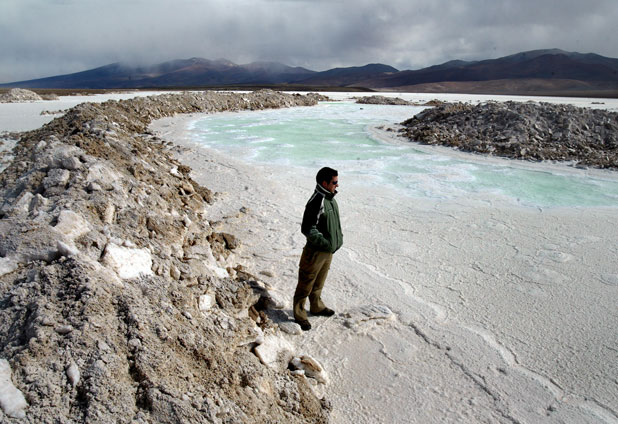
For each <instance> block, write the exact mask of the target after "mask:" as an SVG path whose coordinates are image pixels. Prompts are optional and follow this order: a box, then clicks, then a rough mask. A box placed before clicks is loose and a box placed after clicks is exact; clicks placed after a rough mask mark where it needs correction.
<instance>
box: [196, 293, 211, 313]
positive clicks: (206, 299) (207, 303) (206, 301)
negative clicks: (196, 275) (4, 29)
mask: <svg viewBox="0 0 618 424" xmlns="http://www.w3.org/2000/svg"><path fill="white" fill-rule="evenodd" d="M214 304H215V299H214V298H213V297H212V296H211V295H209V294H203V295H201V296H200V300H199V302H198V306H199V309H200V311H209V310H210V308H212V307H213V305H214Z"/></svg>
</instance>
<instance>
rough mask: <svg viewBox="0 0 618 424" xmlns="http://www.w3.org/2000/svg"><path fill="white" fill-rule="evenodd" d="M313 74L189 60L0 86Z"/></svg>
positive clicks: (202, 81) (137, 84)
mask: <svg viewBox="0 0 618 424" xmlns="http://www.w3.org/2000/svg"><path fill="white" fill-rule="evenodd" d="M314 73H315V72H314V71H310V70H308V69H304V68H293V67H289V66H286V65H283V64H280V63H272V62H255V63H250V64H248V65H237V64H235V63H233V62H230V61H229V60H225V59H218V60H208V59H201V58H191V59H184V60H173V61H169V62H165V63H161V64H158V65H151V66H130V65H126V64H122V63H113V64H111V65H106V66H102V67H100V68H95V69H91V70H88V71H83V72H77V73H74V74H67V75H59V76H53V77H48V78H41V79H35V80H28V81H18V82H14V83H10V84H2V85H0V86H4V87H21V88H90V89H105V88H162V87H188V86H225V85H230V84H281V83H287V82H289V81H296V80H302V79H306V78H308V77H309V76H311V75H313V74H314Z"/></svg>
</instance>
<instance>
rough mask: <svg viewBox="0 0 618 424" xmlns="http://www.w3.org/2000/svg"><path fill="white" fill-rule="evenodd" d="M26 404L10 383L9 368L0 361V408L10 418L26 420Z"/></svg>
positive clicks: (2, 360) (5, 363)
mask: <svg viewBox="0 0 618 424" xmlns="http://www.w3.org/2000/svg"><path fill="white" fill-rule="evenodd" d="M27 406H28V403H27V402H26V398H25V397H24V394H23V393H22V392H21V391H20V390H19V389H18V388H17V387H15V386H14V385H13V382H12V381H11V366H10V364H9V362H8V361H7V360H6V359H0V407H2V410H3V411H4V413H5V414H6V415H7V416H9V417H11V418H26V411H25V409H26V407H27Z"/></svg>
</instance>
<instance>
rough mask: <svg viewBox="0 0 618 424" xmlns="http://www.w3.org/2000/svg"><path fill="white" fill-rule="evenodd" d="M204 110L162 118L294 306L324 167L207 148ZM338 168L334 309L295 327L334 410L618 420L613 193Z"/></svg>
mask: <svg viewBox="0 0 618 424" xmlns="http://www.w3.org/2000/svg"><path fill="white" fill-rule="evenodd" d="M427 96H428V97H430V98H433V97H437V96H433V95H427ZM411 97H413V96H411ZM88 100H91V99H90V98H88ZM101 100H102V99H101ZM576 101H577V102H582V103H586V102H587V104H590V103H591V102H590V99H586V100H580V99H577V100H576ZM0 106H1V105H0ZM605 107H607V108H610V109H611V108H612V107H614V106H612V105H610V104H606V105H605ZM45 108H46V109H49V110H55V109H60V108H61V107H59V106H58V104H54V102H45ZM2 110H3V111H4V110H5V109H2ZM9 115H10V114H9ZM2 116H8V115H2ZM198 117H199V116H197V115H196V116H188V117H187V116H184V117H178V118H174V119H166V120H161V121H159V122H157V123H156V124H155V125H154V126H153V127H154V128H156V130H157V131H158V132H159V133H160V134H162V135H163V136H164V137H165V138H167V139H169V140H173V141H175V142H176V143H178V144H179V146H180V147H179V149H178V156H179V157H180V158H181V159H182V160H183V161H184V162H186V163H187V164H189V165H190V166H191V167H192V168H193V175H194V178H195V179H196V180H198V182H200V183H201V184H203V185H205V186H207V187H209V188H210V189H212V190H215V191H218V192H219V194H218V195H217V198H218V201H217V202H216V203H215V204H214V205H213V206H212V207H211V210H210V211H209V214H212V215H209V216H212V217H213V218H212V219H215V218H216V217H218V218H220V219H221V220H222V224H221V225H222V226H225V228H226V231H228V232H232V233H234V234H235V235H237V236H238V237H239V238H240V239H241V240H242V241H243V247H242V251H241V258H240V262H241V263H243V264H244V265H246V266H247V267H248V268H249V269H250V270H251V272H253V273H254V274H255V275H258V276H259V277H260V278H262V279H263V280H264V281H265V282H267V283H268V284H269V285H270V286H272V287H273V288H274V289H275V290H277V291H278V292H280V293H281V294H282V296H284V297H285V296H288V299H289V304H288V305H287V310H288V313H289V312H290V311H289V309H290V308H291V297H292V294H293V291H294V287H295V284H296V272H297V263H298V258H299V256H300V251H301V249H302V246H303V245H304V237H303V236H302V235H301V234H300V231H299V227H300V219H301V216H302V210H303V207H304V203H305V202H306V200H307V198H308V196H309V195H310V193H311V192H312V190H313V186H314V183H313V181H314V180H313V178H314V173H315V170H305V171H299V169H298V168H294V169H290V168H286V167H281V166H263V165H256V164H249V163H243V162H240V161H238V160H236V159H235V158H233V157H226V156H223V155H221V154H219V153H217V152H215V151H212V150H206V149H204V148H202V147H200V146H198V145H195V144H194V143H193V142H192V139H191V135H190V133H188V132H187V125H189V124H190V123H191V122H192V121H194V120H195V119H197V118H198ZM32 118H33V115H32V113H30V115H28V114H27V113H26V114H25V115H23V117H22V118H15V117H14V118H13V120H11V118H10V117H9V118H7V120H6V121H3V122H13V123H15V125H14V126H13V127H11V128H9V127H4V126H0V130H11V131H13V130H14V131H18V130H26V129H31V128H33V127H24V125H25V124H27V125H28V126H31V125H35V124H32ZM19 122H21V124H17V123H19ZM3 125H4V123H3ZM383 136H386V135H385V134H383ZM391 142H393V143H397V142H399V141H397V140H391ZM544 166H547V165H542V164H540V165H538V167H539V169H543V167H544ZM340 178H341V181H342V187H341V190H340V193H339V194H338V197H337V199H338V202H339V205H340V209H341V213H342V217H343V222H342V224H343V227H344V235H345V244H344V248H343V249H342V250H341V251H340V252H338V253H337V254H336V256H335V259H334V261H333V267H332V269H331V273H330V276H329V279H328V281H327V286H326V288H325V290H324V296H325V300H326V302H327V303H328V304H329V306H331V307H333V308H334V309H336V310H337V312H338V314H337V315H336V316H335V317H332V318H315V317H314V318H312V321H313V323H314V324H315V325H314V329H313V330H312V331H310V332H307V333H303V334H302V335H289V336H288V337H289V341H290V342H291V343H293V344H295V345H297V346H302V349H303V350H304V351H306V352H307V353H309V354H311V355H312V356H314V357H315V358H318V359H319V360H320V362H322V364H323V365H324V367H325V368H326V370H327V372H328V374H329V377H330V378H329V381H330V383H329V385H328V386H327V387H326V392H325V393H324V394H325V395H326V396H327V398H328V399H330V400H331V401H332V403H333V413H332V420H333V422H336V423H348V422H360V423H373V422H385V423H387V422H418V423H425V422H529V423H534V422H591V423H592V422H617V421H618V418H617V416H618V412H617V411H618V381H617V380H616V376H617V375H618V361H617V360H616V359H617V354H616V352H617V351H618V335H617V333H616V331H615V329H616V327H617V324H618V311H617V309H616V306H615V305H616V297H617V293H616V291H617V290H618V271H617V269H616V266H615V263H616V256H617V254H618V243H617V242H618V230H617V229H616V227H615V221H616V217H617V213H616V208H615V207H603V208H601V207H585V208H584V207H569V208H533V207H525V206H520V205H514V204H511V203H505V202H500V201H499V200H494V201H492V202H486V201H478V199H474V198H470V199H466V198H458V199H450V200H449V199H419V198H414V199H412V198H406V197H403V196H401V194H400V192H398V191H395V190H391V189H387V188H378V187H372V186H368V185H366V184H364V181H363V180H362V179H361V178H359V177H358V176H351V175H346V173H345V169H340ZM242 207H245V209H244V211H245V212H244V213H239V211H240V210H241V208H242Z"/></svg>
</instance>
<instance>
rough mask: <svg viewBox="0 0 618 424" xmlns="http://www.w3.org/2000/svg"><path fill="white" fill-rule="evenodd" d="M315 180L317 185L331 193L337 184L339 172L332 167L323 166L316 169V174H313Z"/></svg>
mask: <svg viewBox="0 0 618 424" xmlns="http://www.w3.org/2000/svg"><path fill="white" fill-rule="evenodd" d="M315 180H316V182H317V183H318V185H320V186H322V187H324V188H325V189H326V190H328V191H330V192H331V193H334V192H335V189H336V188H337V186H338V185H339V174H338V173H337V171H336V170H334V169H333V168H329V167H328V166H325V167H324V168H322V169H320V170H319V171H318V173H317V175H316V176H315Z"/></svg>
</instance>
